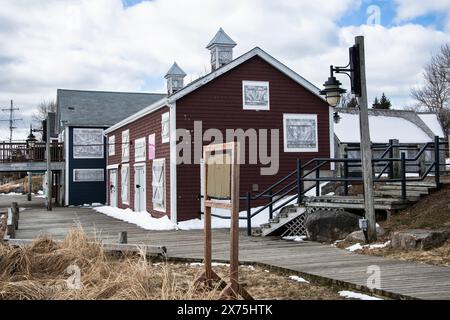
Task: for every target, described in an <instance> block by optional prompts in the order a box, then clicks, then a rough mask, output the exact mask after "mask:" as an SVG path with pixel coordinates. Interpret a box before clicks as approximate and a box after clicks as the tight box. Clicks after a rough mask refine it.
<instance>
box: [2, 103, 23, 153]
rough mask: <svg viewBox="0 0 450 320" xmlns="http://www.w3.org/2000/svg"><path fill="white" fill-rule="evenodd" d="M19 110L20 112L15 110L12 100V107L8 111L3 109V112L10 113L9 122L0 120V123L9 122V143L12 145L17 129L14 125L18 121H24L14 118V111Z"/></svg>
mask: <svg viewBox="0 0 450 320" xmlns="http://www.w3.org/2000/svg"><path fill="white" fill-rule="evenodd" d="M18 110H19V108H14V102H13V101H12V100H11V105H10V107H9V108H8V109H2V111H8V112H9V120H0V121H8V122H9V143H10V144H11V142H12V137H13V131H14V129H16V127H15V126H14V123H15V122H16V121H20V120H22V119H16V118H14V111H18Z"/></svg>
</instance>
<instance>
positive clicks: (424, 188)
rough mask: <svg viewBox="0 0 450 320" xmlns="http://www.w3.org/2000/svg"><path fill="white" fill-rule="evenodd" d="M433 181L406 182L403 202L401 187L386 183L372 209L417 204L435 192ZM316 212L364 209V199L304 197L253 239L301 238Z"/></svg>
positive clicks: (256, 231)
mask: <svg viewBox="0 0 450 320" xmlns="http://www.w3.org/2000/svg"><path fill="white" fill-rule="evenodd" d="M436 189H437V187H436V184H435V183H432V182H407V183H406V199H402V190H401V184H400V183H399V182H398V183H397V182H386V183H383V184H379V185H377V188H376V190H375V210H384V211H387V212H389V213H395V212H397V211H399V210H403V209H406V208H408V207H409V206H411V205H413V204H414V203H417V202H418V201H420V198H421V197H425V196H427V195H429V194H430V193H431V192H433V191H434V190H436ZM316 210H364V198H363V196H362V195H359V196H319V197H305V198H304V200H303V203H302V204H301V205H289V206H286V207H284V208H282V209H281V210H280V213H279V214H278V215H276V216H275V217H274V218H273V219H271V220H270V221H268V222H267V223H264V224H262V225H261V226H260V227H259V228H255V229H253V231H252V235H253V236H274V235H279V236H294V235H295V236H304V235H306V234H305V227H304V222H305V221H306V218H307V216H308V215H309V214H314V211H316Z"/></svg>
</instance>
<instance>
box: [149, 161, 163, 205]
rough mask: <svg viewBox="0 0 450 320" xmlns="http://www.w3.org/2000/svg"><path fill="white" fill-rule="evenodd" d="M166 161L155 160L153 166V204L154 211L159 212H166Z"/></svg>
mask: <svg viewBox="0 0 450 320" xmlns="http://www.w3.org/2000/svg"><path fill="white" fill-rule="evenodd" d="M165 177H166V175H165V159H155V160H153V166H152V189H153V192H152V202H153V209H154V210H158V211H165V210H166V192H165V180H166V179H165Z"/></svg>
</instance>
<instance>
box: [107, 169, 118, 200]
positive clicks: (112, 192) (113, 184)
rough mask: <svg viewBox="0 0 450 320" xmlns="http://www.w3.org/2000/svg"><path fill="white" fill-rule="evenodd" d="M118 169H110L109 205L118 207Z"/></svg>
mask: <svg viewBox="0 0 450 320" xmlns="http://www.w3.org/2000/svg"><path fill="white" fill-rule="evenodd" d="M117 196H118V191H117V170H116V169H113V170H109V205H110V206H111V207H117Z"/></svg>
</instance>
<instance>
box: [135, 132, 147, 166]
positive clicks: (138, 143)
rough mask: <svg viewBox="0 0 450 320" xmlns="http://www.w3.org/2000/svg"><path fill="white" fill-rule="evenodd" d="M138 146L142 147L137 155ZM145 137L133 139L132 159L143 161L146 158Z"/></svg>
mask: <svg viewBox="0 0 450 320" xmlns="http://www.w3.org/2000/svg"><path fill="white" fill-rule="evenodd" d="M138 148H141V149H142V153H143V154H141V155H140V156H139V153H138ZM146 157H147V139H146V138H145V137H142V138H139V139H136V140H134V161H135V162H141V161H145V160H146V159H147V158H146Z"/></svg>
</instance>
